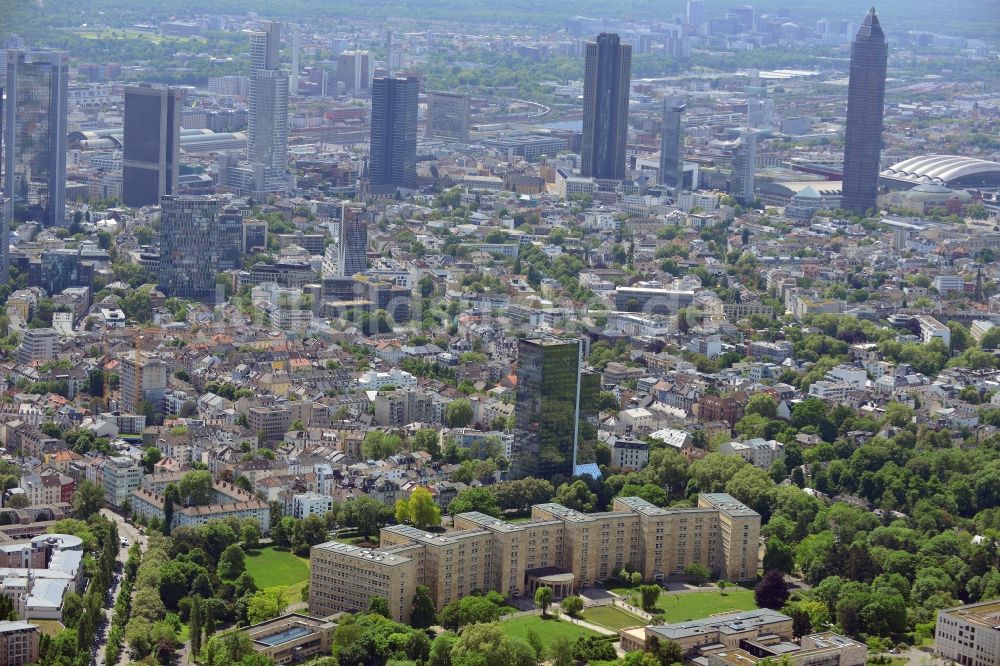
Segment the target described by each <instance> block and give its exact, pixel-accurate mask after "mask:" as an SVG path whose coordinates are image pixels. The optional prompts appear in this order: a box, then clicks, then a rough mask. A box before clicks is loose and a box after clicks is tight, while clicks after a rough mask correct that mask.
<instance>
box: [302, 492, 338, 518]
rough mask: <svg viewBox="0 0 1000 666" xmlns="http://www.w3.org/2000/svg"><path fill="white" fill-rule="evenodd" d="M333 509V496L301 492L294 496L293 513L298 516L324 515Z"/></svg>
mask: <svg viewBox="0 0 1000 666" xmlns="http://www.w3.org/2000/svg"><path fill="white" fill-rule="evenodd" d="M330 511H333V498H332V497H330V496H329V495H320V494H319V493H300V494H298V495H295V496H293V497H292V515H293V516H295V517H296V518H300V519H301V518H305V517H306V516H319V517H321V518H322V517H323V516H325V515H326V514H327V513H329V512H330Z"/></svg>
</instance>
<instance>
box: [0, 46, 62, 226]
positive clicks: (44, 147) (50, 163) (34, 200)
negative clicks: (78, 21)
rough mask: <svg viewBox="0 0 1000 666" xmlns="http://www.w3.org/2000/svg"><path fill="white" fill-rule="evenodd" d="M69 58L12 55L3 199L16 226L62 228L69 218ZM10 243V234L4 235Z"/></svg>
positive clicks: (28, 53)
mask: <svg viewBox="0 0 1000 666" xmlns="http://www.w3.org/2000/svg"><path fill="white" fill-rule="evenodd" d="M68 76H69V57H68V56H67V55H66V54H65V53H63V52H60V51H20V50H10V51H8V52H7V86H6V91H7V101H6V104H5V108H4V123H3V134H4V159H5V176H4V194H5V196H6V197H8V198H9V199H10V204H9V208H10V211H11V213H12V215H11V216H5V218H4V219H7V220H8V224H9V223H10V222H11V221H18V222H21V221H29V220H34V221H37V222H40V223H41V224H42V225H43V226H46V227H57V226H63V224H64V222H65V218H66V98H67V79H68ZM4 238H6V233H5V234H4Z"/></svg>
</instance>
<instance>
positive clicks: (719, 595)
mask: <svg viewBox="0 0 1000 666" xmlns="http://www.w3.org/2000/svg"><path fill="white" fill-rule="evenodd" d="M612 592H614V593H615V594H619V595H621V596H623V597H625V598H626V599H630V598H631V597H632V596H633V595H638V594H639V593H638V592H637V591H636V590H631V589H628V588H615V589H613V590H612ZM656 605H657V606H658V607H659V608H660V610H662V611H663V617H664V621H665V622H668V623H670V622H686V621H688V620H697V619H699V618H703V617H708V616H709V615H717V614H719V613H727V612H732V611H743V610H753V609H754V608H757V603H756V602H755V601H754V598H753V591H752V590H747V589H744V588H742V587H735V586H734V587H727V588H726V591H725V592H719V591H718V590H715V591H710V592H709V591H706V592H667V591H664V592H663V593H662V594H660V598H659V600H658V601H657V602H656Z"/></svg>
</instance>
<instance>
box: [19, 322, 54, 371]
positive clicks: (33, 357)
mask: <svg viewBox="0 0 1000 666" xmlns="http://www.w3.org/2000/svg"><path fill="white" fill-rule="evenodd" d="M58 340H59V334H58V333H56V331H55V329H52V328H30V329H28V330H27V331H26V332H25V333H24V337H23V338H21V344H20V346H18V348H17V362H18V363H23V364H25V365H27V364H29V363H31V362H33V361H41V362H43V363H44V362H45V361H51V360H52V359H53V358H55V345H56V342H58Z"/></svg>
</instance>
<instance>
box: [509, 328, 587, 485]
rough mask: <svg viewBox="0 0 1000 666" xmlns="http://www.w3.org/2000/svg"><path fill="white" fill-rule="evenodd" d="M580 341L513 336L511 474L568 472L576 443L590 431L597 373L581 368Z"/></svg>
mask: <svg viewBox="0 0 1000 666" xmlns="http://www.w3.org/2000/svg"><path fill="white" fill-rule="evenodd" d="M581 344H582V343H581V341H579V340H557V339H527V340H519V341H518V346H517V400H516V404H515V409H514V414H515V421H516V432H515V435H514V437H515V439H514V459H513V461H512V474H513V476H514V477H515V478H523V477H526V476H533V477H537V478H544V479H551V478H553V477H559V476H564V477H569V476H572V475H573V470H574V466H575V465H576V464H577V463H578V462H579V461H577V452H578V450H579V443H580V442H582V441H585V440H587V439H591V438H594V437H596V434H597V400H598V394H599V391H600V376H599V375H597V374H596V373H587V372H581V367H580V365H581V360H582V354H581Z"/></svg>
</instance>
